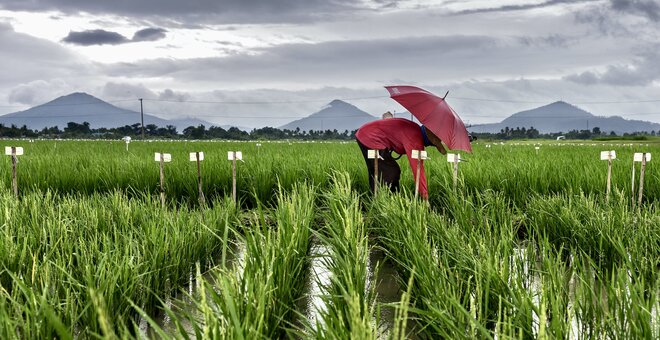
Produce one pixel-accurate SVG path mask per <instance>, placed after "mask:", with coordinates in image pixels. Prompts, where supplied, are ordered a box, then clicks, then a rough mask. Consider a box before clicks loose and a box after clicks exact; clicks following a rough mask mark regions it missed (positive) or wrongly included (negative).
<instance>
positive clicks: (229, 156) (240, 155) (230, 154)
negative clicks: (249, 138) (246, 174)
mask: <svg viewBox="0 0 660 340" xmlns="http://www.w3.org/2000/svg"><path fill="white" fill-rule="evenodd" d="M234 155H236V160H237V161H242V160H243V153H242V152H241V151H228V152H227V159H228V160H230V161H233V160H234Z"/></svg>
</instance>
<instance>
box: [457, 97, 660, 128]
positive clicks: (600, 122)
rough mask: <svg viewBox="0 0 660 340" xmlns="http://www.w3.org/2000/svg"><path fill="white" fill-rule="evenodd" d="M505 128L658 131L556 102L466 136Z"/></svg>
mask: <svg viewBox="0 0 660 340" xmlns="http://www.w3.org/2000/svg"><path fill="white" fill-rule="evenodd" d="M505 127H509V128H514V129H515V128H516V127H520V128H523V127H524V128H530V127H534V128H535V129H537V130H539V132H541V133H552V132H568V131H571V130H591V129H593V128H594V127H598V128H600V130H601V131H602V132H605V133H609V132H610V131H614V132H615V133H617V134H623V133H631V132H639V131H654V130H655V131H660V124H658V123H652V122H647V121H641V120H628V119H624V118H622V117H618V116H613V117H600V116H595V115H593V114H591V113H589V112H587V111H584V110H582V109H580V108H578V107H576V106H573V105H571V104H569V103H566V102H563V101H558V102H554V103H552V104H549V105H545V106H541V107H538V108H535V109H532V110H527V111H521V112H518V113H515V114H513V115H511V116H510V117H508V118H506V119H504V120H503V121H501V122H500V123H494V124H480V125H473V126H471V127H469V128H468V130H469V131H470V132H476V133H479V132H490V133H497V132H500V130H502V129H504V128H505Z"/></svg>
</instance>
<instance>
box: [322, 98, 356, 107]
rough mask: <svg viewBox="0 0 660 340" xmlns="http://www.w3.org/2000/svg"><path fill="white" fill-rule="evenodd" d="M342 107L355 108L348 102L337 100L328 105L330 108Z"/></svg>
mask: <svg viewBox="0 0 660 340" xmlns="http://www.w3.org/2000/svg"><path fill="white" fill-rule="evenodd" d="M340 105H349V106H353V105H351V104H349V103H347V102H345V101H343V100H341V99H335V100H333V101H331V102H330V103H328V106H340Z"/></svg>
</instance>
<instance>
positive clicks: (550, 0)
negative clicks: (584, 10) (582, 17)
mask: <svg viewBox="0 0 660 340" xmlns="http://www.w3.org/2000/svg"><path fill="white" fill-rule="evenodd" d="M596 1H600V0H547V1H544V2H541V3H533V4H522V5H505V6H499V7H488V8H476V9H468V10H464V11H460V12H457V13H455V14H459V15H462V14H475V13H489V12H511V11H526V10H530V9H536V8H545V7H550V6H556V5H572V4H576V3H583V2H596Z"/></svg>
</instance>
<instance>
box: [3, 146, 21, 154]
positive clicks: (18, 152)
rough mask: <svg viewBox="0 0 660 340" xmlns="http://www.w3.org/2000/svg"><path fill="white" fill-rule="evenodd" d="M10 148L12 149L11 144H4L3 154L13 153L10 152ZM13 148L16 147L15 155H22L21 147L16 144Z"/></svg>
mask: <svg viewBox="0 0 660 340" xmlns="http://www.w3.org/2000/svg"><path fill="white" fill-rule="evenodd" d="M11 149H12V147H11V146H5V155H7V156H11V155H13V154H14V153H12V150H11ZM15 149H16V154H15V155H16V156H22V155H23V147H21V146H17V147H16V148H15Z"/></svg>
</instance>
